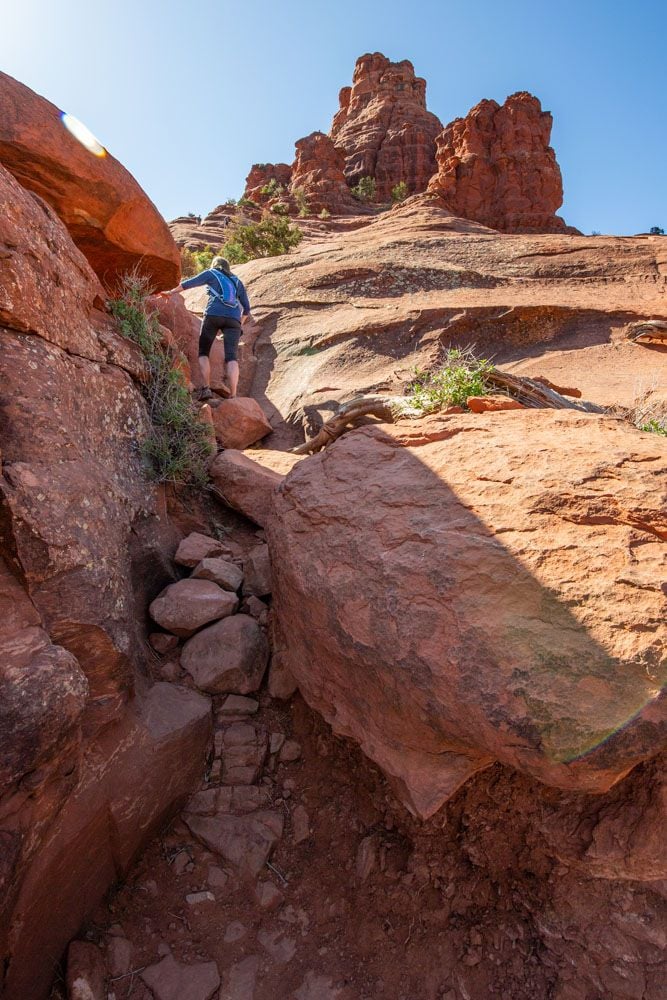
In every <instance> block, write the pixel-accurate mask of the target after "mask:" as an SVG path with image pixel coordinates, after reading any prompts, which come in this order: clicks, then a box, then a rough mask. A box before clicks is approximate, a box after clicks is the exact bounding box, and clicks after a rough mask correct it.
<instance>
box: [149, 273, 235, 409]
mask: <svg viewBox="0 0 667 1000" xmlns="http://www.w3.org/2000/svg"><path fill="white" fill-rule="evenodd" d="M199 285H208V302H207V304H206V309H205V310H204V316H203V318H202V323H201V331H200V334H199V368H200V370H201V375H202V382H203V384H202V387H201V389H200V390H199V392H198V398H199V399H200V400H205V399H210V398H211V396H212V395H213V393H212V392H211V386H210V382H211V362H210V360H209V355H210V353H211V348H212V347H213V342H214V341H215V338H216V337H217V336H218V334H219V333H222V336H223V343H224V348H225V372H226V375H227V381H228V383H229V395H230V398H232V399H233V398H234V396H236V389H237V386H238V382H239V362H238V347H239V340H240V338H241V329H242V324H243V323H246V322H247V321H248V320H250V321H251V322H253V318H252V314H251V312H250V302H249V301H248V293H247V292H246V290H245V287H244V285H243V282H242V281H241V279H240V278H239V277H238V276H237V275H235V274H232V269H231V267H230V265H229V261H228V260H225V258H224V257H214V258H213V260H212V261H211V266H210V268H207V270H205V271H202V272H201V273H200V274H196V275H195V276H194V277H193V278H186V279H185V280H184V281H182V282H181V283H180V285H177V286H176V288H172V289H171V290H170V291H168V292H160V294H161V295H164V296H166V295H171V294H172V293H173V292H181V291H185V289H187V288H196V287H197V286H199Z"/></svg>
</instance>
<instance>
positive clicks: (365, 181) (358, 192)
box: [352, 177, 376, 202]
mask: <svg viewBox="0 0 667 1000" xmlns="http://www.w3.org/2000/svg"><path fill="white" fill-rule="evenodd" d="M375 191H376V184H375V178H374V177H362V178H361V180H360V181H359V183H358V184H356V185H355V186H354V187H353V188H352V196H353V197H354V198H356V199H357V201H363V202H367V201H375Z"/></svg>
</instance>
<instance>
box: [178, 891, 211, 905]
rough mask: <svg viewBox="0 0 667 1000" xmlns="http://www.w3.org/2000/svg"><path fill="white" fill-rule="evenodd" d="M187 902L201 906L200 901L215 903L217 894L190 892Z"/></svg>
mask: <svg viewBox="0 0 667 1000" xmlns="http://www.w3.org/2000/svg"><path fill="white" fill-rule="evenodd" d="M185 902H186V903H187V904H188V905H189V906H199V905H200V903H215V896H214V895H213V893H212V892H208V890H204V891H203V892H189V893H188V894H187V896H186V897H185Z"/></svg>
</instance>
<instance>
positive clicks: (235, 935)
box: [222, 920, 248, 944]
mask: <svg viewBox="0 0 667 1000" xmlns="http://www.w3.org/2000/svg"><path fill="white" fill-rule="evenodd" d="M247 933H248V928H247V927H244V926H243V924H242V923H241V922H240V921H238V920H234V921H232V923H231V924H228V925H227V930H226V931H225V936H224V938H223V939H222V940H223V941H224V942H225V944H234V942H235V941H240V940H241V938H244V937H245V936H246V934H247Z"/></svg>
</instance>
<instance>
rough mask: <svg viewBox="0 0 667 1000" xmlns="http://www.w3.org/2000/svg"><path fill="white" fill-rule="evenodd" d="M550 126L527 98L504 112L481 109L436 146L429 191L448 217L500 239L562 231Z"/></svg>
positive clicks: (515, 97) (517, 98)
mask: <svg viewBox="0 0 667 1000" xmlns="http://www.w3.org/2000/svg"><path fill="white" fill-rule="evenodd" d="M551 125H552V118H551V115H550V114H549V112H548V111H542V108H541V106H540V102H539V101H538V99H537V98H536V97H533V96H532V95H531V94H528V93H525V92H523V91H522V92H520V93H518V94H512V96H511V97H508V98H507V100H506V101H505V103H504V104H503V105H499V104H497V103H496V101H480V103H479V104H477V105H476V106H475V107H474V108H473V109H472V110H471V111H470V112H468V114H467V115H466V117H465V118H457V119H456V120H455V121H453V122H451V123H450V124H449V125H448V126H447V127H446V129H445V130H444V131H443V132H442V133H441V134H440V135H439V136H438V138H437V154H436V155H437V163H438V169H437V173H435V176H434V177H433V178H432V179H431V181H430V183H429V185H428V190H429V192H430V193H432V194H437V195H439V196H440V197H441V198H442V199H443V201H444V202H445V204H446V205H447V206H448V208H449V209H450V210H451V211H452V213H453V214H454V215H460V216H461V217H462V218H464V219H473V220H474V221H475V222H481V223H482V224H483V225H485V226H489V227H490V228H491V229H499V230H500V231H501V232H505V233H557V232H564V231H566V228H567V227H566V225H565V223H564V222H563V220H562V219H561V218H560V217H559V216H558V215H556V214H555V213H556V212H557V210H558V209H559V208H560V206H561V204H562V202H563V183H562V180H561V173H560V169H559V167H558V163H557V162H556V154H555V153H554V151H553V149H552V148H551V146H550V145H549V139H550V136H551Z"/></svg>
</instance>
